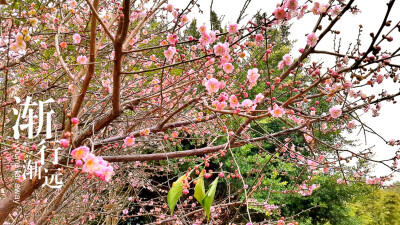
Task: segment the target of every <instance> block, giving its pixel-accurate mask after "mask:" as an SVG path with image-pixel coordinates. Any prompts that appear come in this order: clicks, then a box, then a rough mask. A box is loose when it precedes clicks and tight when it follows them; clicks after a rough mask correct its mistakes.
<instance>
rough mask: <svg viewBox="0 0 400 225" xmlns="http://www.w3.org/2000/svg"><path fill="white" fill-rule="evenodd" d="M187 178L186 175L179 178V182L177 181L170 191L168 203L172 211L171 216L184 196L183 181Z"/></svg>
mask: <svg viewBox="0 0 400 225" xmlns="http://www.w3.org/2000/svg"><path fill="white" fill-rule="evenodd" d="M185 178H186V174H185V175H183V176H181V177H179V178H178V180H176V181H175V182H174V183H173V184H172V188H171V189H170V190H169V191H168V197H167V203H168V206H169V209H170V211H171V215H172V213H173V212H174V209H175V206H176V203H177V202H178V200H179V197H181V195H182V191H183V182H182V180H183V179H185Z"/></svg>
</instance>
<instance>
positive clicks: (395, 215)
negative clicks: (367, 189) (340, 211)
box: [350, 189, 400, 225]
mask: <svg viewBox="0 0 400 225" xmlns="http://www.w3.org/2000/svg"><path fill="white" fill-rule="evenodd" d="M350 206H351V209H352V210H351V215H352V216H354V217H356V218H359V219H360V224H363V225H373V224H380V225H389V224H390V225H399V224H400V195H399V194H398V193H396V192H395V191H393V190H390V189H389V190H382V189H378V190H376V191H374V192H373V193H371V194H369V195H367V196H365V197H364V198H362V199H360V200H359V201H357V202H355V203H353V204H350Z"/></svg>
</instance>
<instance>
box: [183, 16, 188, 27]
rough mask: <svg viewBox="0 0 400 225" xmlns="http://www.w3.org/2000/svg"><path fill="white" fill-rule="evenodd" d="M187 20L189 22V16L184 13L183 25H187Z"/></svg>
mask: <svg viewBox="0 0 400 225" xmlns="http://www.w3.org/2000/svg"><path fill="white" fill-rule="evenodd" d="M187 22H189V18H188V16H187V15H183V16H182V17H181V25H182V26H183V25H185V24H186V23H187Z"/></svg>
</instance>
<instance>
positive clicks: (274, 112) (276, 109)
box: [270, 105, 285, 117]
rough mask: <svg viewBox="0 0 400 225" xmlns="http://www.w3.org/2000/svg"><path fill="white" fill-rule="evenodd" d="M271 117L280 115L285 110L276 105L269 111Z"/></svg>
mask: <svg viewBox="0 0 400 225" xmlns="http://www.w3.org/2000/svg"><path fill="white" fill-rule="evenodd" d="M270 113H271V115H272V117H282V116H283V115H284V114H285V110H284V109H283V108H281V107H279V106H277V105H275V106H274V108H273V109H272V110H271V111H270Z"/></svg>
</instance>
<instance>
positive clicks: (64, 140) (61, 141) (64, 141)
mask: <svg viewBox="0 0 400 225" xmlns="http://www.w3.org/2000/svg"><path fill="white" fill-rule="evenodd" d="M60 145H61V147H63V148H67V147H68V145H69V141H68V140H67V139H61V140H60Z"/></svg>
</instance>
